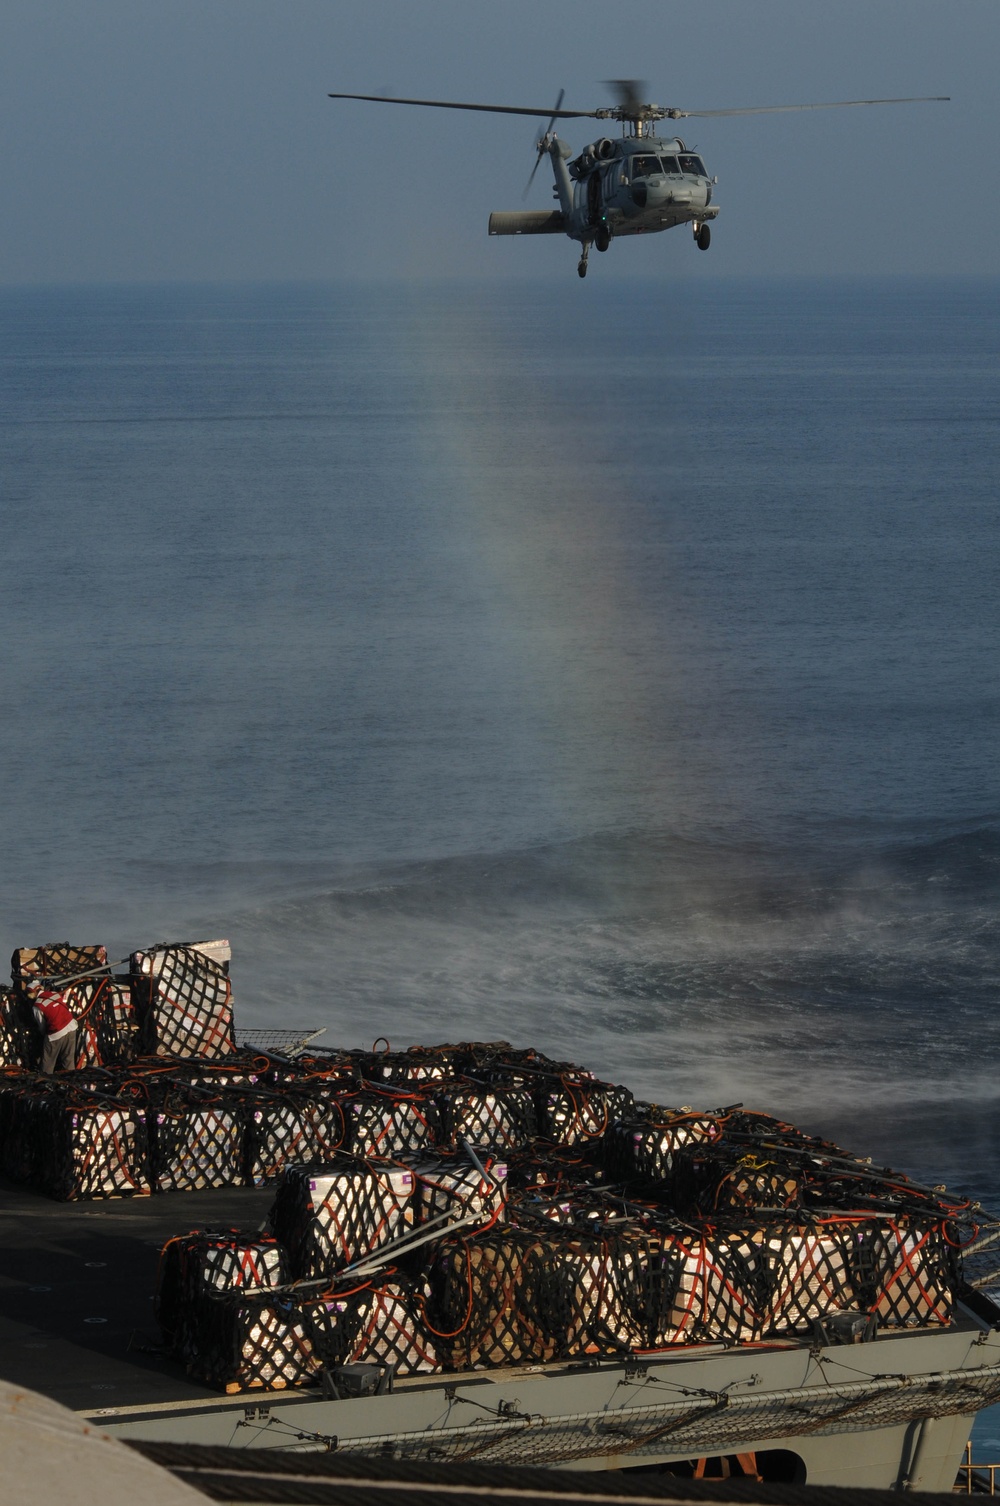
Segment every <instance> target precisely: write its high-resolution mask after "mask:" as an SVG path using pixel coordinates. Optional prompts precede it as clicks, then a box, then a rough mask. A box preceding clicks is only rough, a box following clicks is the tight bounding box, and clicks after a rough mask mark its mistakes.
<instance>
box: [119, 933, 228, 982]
mask: <svg viewBox="0 0 1000 1506" xmlns="http://www.w3.org/2000/svg"><path fill="white" fill-rule="evenodd" d="M179 946H183V947H187V949H188V950H189V951H191V952H201V954H202V955H203V956H204V957H207V958H208V959H209V960H210V961H211V962H214V963H216V964H217V966H219V967H221V968H223V969H225V968H226V966H227V964H228V963H230V962H231V961H232V960H233V949H232V947H231V946H230V945H229V942H228V941H172V942H171V943H170V945H169V946H160V947H153V948H152V950H151V951H148V952H133V953H132V957H131V967H132V972H133V973H138V974H140V975H141V976H143V977H146V978H150V977H152V978H155V977H157V976H158V975H159V973H160V972H161V970H162V967H163V961H162V959H163V955H164V953H165V952H168V951H172V950H173V949H174V948H175V947H179Z"/></svg>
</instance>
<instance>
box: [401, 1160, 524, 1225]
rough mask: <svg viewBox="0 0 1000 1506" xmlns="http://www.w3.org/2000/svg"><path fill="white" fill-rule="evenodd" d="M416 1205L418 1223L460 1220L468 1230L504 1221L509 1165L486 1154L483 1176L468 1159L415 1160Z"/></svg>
mask: <svg viewBox="0 0 1000 1506" xmlns="http://www.w3.org/2000/svg"><path fill="white" fill-rule="evenodd" d="M412 1170H413V1178H414V1194H413V1207H414V1213H415V1217H416V1221H417V1223H418V1224H422V1225H423V1224H438V1225H442V1226H443V1225H444V1224H445V1223H446V1222H448V1221H449V1220H450V1221H452V1222H454V1220H456V1219H461V1220H462V1221H463V1224H464V1226H465V1228H466V1231H467V1232H468V1233H472V1232H474V1231H479V1230H485V1229H489V1228H491V1227H492V1226H493V1225H494V1224H500V1223H503V1220H504V1215H505V1209H506V1204H507V1167H506V1164H505V1163H504V1162H503V1161H498V1160H496V1158H495V1157H492V1156H487V1158H486V1160H485V1162H483V1170H484V1171H485V1172H486V1173H487V1175H486V1176H485V1177H484V1176H482V1175H481V1174H480V1172H479V1171H478V1170H477V1169H476V1168H475V1167H474V1166H470V1165H469V1163H468V1161H458V1160H442V1161H430V1162H423V1163H415V1164H414V1166H413V1168H412Z"/></svg>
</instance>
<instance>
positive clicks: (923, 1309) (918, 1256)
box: [826, 1218, 957, 1328]
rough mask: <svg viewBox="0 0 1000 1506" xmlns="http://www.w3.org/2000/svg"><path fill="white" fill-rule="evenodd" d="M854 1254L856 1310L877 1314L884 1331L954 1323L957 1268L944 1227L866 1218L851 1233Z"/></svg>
mask: <svg viewBox="0 0 1000 1506" xmlns="http://www.w3.org/2000/svg"><path fill="white" fill-rule="evenodd" d="M826 1227H828V1228H829V1227H830V1226H829V1225H826ZM840 1227H841V1228H843V1227H845V1226H844V1225H841V1226H840ZM848 1227H849V1226H848ZM850 1251H851V1253H850V1263H851V1274H852V1277H853V1281H854V1289H855V1295H856V1298H857V1306H858V1307H860V1308H863V1309H864V1310H865V1311H866V1312H871V1313H874V1314H875V1316H876V1317H877V1319H878V1321H879V1324H880V1325H881V1326H884V1327H889V1328H915V1327H921V1326H923V1325H924V1324H929V1323H948V1322H950V1321H951V1316H952V1313H953V1311H954V1293H955V1288H956V1284H957V1268H956V1256H955V1240H954V1234H953V1232H952V1231H950V1230H949V1227H948V1224H947V1223H946V1222H944V1221H941V1220H937V1221H933V1222H932V1221H927V1220H921V1219H906V1218H903V1219H878V1220H873V1219H868V1220H866V1221H865V1222H864V1223H859V1224H856V1225H855V1226H854V1228H853V1229H852V1230H851V1233H850Z"/></svg>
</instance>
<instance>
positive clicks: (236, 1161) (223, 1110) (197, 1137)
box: [149, 1104, 244, 1192]
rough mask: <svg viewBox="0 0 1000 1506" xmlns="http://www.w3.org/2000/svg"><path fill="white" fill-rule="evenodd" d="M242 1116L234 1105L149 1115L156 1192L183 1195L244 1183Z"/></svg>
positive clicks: (166, 1110) (159, 1111) (157, 1111)
mask: <svg viewBox="0 0 1000 1506" xmlns="http://www.w3.org/2000/svg"><path fill="white" fill-rule="evenodd" d="M243 1117H244V1116H243V1113H242V1111H241V1109H240V1108H239V1107H238V1106H235V1105H234V1106H233V1107H232V1108H228V1107H221V1106H212V1105H206V1106H204V1107H196V1106H194V1105H190V1104H186V1105H183V1106H182V1107H178V1108H174V1107H170V1108H167V1107H164V1108H159V1109H153V1110H151V1112H150V1114H149V1139H150V1157H151V1161H152V1168H153V1177H154V1183H155V1186H156V1188H157V1190H158V1191H159V1192H183V1191H192V1190H194V1189H195V1188H198V1187H226V1186H229V1185H231V1184H232V1183H234V1182H235V1183H238V1182H242V1181H243V1162H244V1153H243Z"/></svg>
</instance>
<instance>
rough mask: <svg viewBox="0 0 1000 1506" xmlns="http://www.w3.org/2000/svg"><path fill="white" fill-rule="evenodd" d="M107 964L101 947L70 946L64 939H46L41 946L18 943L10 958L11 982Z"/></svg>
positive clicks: (74, 973) (66, 974)
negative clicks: (24, 945)
mask: <svg viewBox="0 0 1000 1506" xmlns="http://www.w3.org/2000/svg"><path fill="white" fill-rule="evenodd" d="M107 965H108V953H107V950H106V948H105V947H102V946H71V945H70V943H69V942H68V941H50V942H47V943H46V945H45V946H37V947H30V946H29V947H18V949H17V951H16V952H15V953H14V955H13V956H12V957H11V959H10V975H11V979H12V980H13V982H14V983H15V984H19V983H22V982H27V981H29V980H34V979H38V978H47V979H49V980H50V981H51V982H55V981H57V980H60V979H63V978H74V977H76V976H77V975H78V974H79V973H89V972H91V971H92V970H94V969H96V968H99V967H107Z"/></svg>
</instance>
